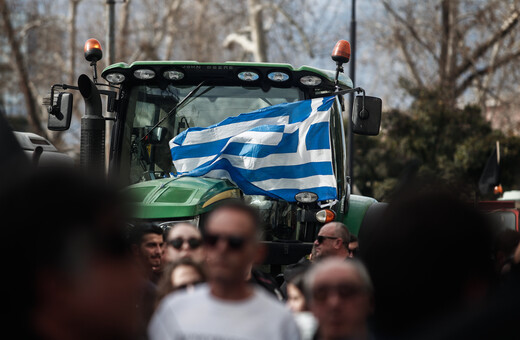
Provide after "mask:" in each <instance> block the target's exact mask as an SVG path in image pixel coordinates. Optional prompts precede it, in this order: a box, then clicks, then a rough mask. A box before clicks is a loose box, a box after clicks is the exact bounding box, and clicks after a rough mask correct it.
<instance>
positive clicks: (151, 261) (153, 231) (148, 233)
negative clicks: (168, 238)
mask: <svg viewBox="0 0 520 340" xmlns="http://www.w3.org/2000/svg"><path fill="white" fill-rule="evenodd" d="M129 242H130V247H131V251H132V254H133V256H134V259H135V262H136V264H137V268H138V269H139V271H140V272H141V290H142V299H141V301H140V302H139V303H138V304H137V309H138V310H139V312H140V313H141V318H142V323H143V324H144V325H147V324H148V322H149V321H150V318H151V317H152V314H153V312H154V310H155V301H156V299H157V283H158V281H159V278H160V277H161V274H162V271H163V263H162V253H163V245H164V244H163V230H162V229H161V227H159V226H157V225H156V224H154V223H149V222H143V223H139V224H137V225H135V226H133V227H132V229H131V230H130V237H129ZM145 327H146V326H145Z"/></svg>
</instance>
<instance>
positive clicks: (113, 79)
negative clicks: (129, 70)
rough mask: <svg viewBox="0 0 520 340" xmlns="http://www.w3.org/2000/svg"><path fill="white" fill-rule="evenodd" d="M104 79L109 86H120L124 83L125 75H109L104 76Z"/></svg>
mask: <svg viewBox="0 0 520 340" xmlns="http://www.w3.org/2000/svg"><path fill="white" fill-rule="evenodd" d="M105 79H106V80H107V81H108V82H109V83H111V84H121V83H122V82H124V81H125V75H124V74H122V73H117V72H114V73H109V74H107V75H106V76H105Z"/></svg>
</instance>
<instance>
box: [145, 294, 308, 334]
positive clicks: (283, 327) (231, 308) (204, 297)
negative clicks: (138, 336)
mask: <svg viewBox="0 0 520 340" xmlns="http://www.w3.org/2000/svg"><path fill="white" fill-rule="evenodd" d="M148 334H149V338H150V340H179V339H182V340H256V339H258V340H278V339H279V340H299V339H300V333H299V331H298V327H297V326H296V323H295V321H294V319H293V317H292V315H291V312H290V311H289V310H287V309H286V308H285V306H284V305H282V304H281V303H280V302H278V301H276V300H275V299H274V298H272V297H271V296H268V295H267V293H266V292H264V291H262V290H261V288H258V287H255V288H254V293H253V295H252V296H251V297H249V298H248V299H246V300H243V301H238V302H230V301H225V300H220V299H218V298H216V297H214V296H213V295H211V293H210V289H209V286H208V285H205V284H204V285H199V286H198V287H197V288H196V289H195V291H193V292H182V293H174V294H171V295H169V296H167V297H166V298H165V299H164V300H163V302H162V303H161V304H160V306H159V309H158V310H157V312H156V313H155V314H154V316H153V318H152V320H151V322H150V325H149V327H148Z"/></svg>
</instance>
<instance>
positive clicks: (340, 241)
mask: <svg viewBox="0 0 520 340" xmlns="http://www.w3.org/2000/svg"><path fill="white" fill-rule="evenodd" d="M349 242H350V232H349V231H348V229H347V226H346V225H344V224H343V223H341V222H330V223H327V224H325V225H324V226H323V227H321V229H320V231H319V232H318V236H317V237H316V240H315V241H314V256H313V258H312V261H317V260H318V261H319V260H321V259H323V258H326V257H329V256H334V257H340V258H343V259H345V258H347V257H349V256H350V251H349V248H348V246H349Z"/></svg>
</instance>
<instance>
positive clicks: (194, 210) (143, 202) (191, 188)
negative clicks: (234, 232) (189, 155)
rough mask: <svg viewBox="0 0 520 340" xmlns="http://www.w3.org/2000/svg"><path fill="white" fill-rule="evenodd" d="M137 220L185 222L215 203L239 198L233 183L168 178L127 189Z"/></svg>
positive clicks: (194, 178)
mask: <svg viewBox="0 0 520 340" xmlns="http://www.w3.org/2000/svg"><path fill="white" fill-rule="evenodd" d="M125 194H126V195H127V196H128V199H129V200H130V203H131V205H132V208H133V212H132V215H133V217H134V218H138V219H153V220H155V219H173V220H175V219H185V218H191V217H194V216H197V215H200V214H202V213H204V212H207V211H209V210H211V209H212V208H213V206H214V204H215V203H217V202H219V201H221V200H223V199H226V198H236V197H240V190H239V189H238V188H237V187H236V186H235V185H234V184H233V183H231V182H229V181H227V180H221V179H213V178H201V177H179V178H165V179H158V180H153V181H148V182H141V183H137V184H134V185H131V186H129V187H128V188H126V189H125Z"/></svg>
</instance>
